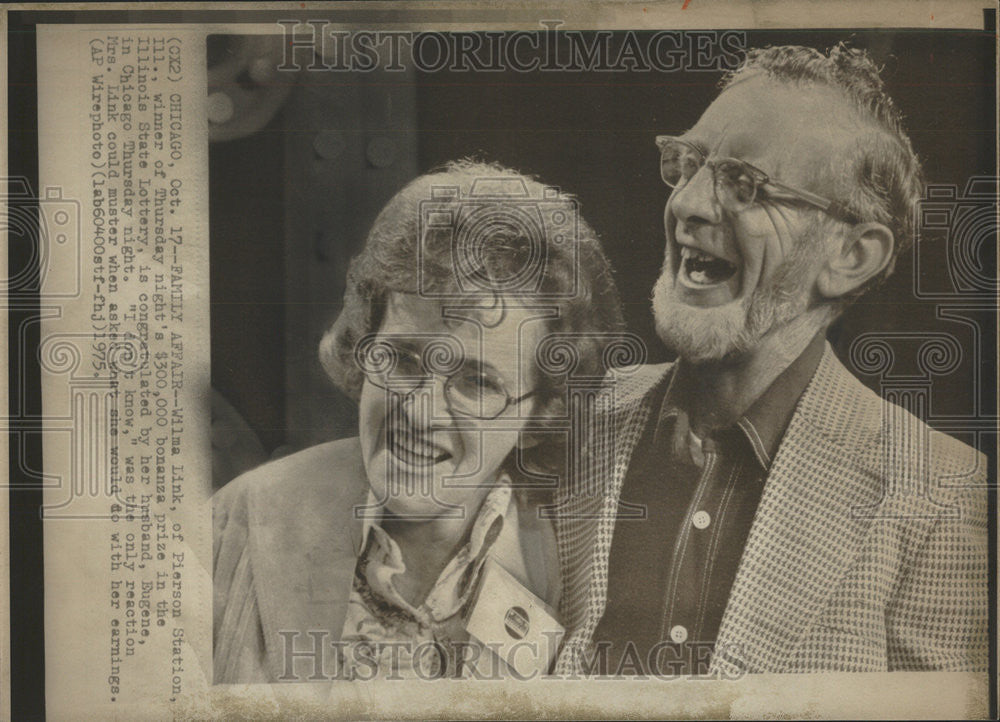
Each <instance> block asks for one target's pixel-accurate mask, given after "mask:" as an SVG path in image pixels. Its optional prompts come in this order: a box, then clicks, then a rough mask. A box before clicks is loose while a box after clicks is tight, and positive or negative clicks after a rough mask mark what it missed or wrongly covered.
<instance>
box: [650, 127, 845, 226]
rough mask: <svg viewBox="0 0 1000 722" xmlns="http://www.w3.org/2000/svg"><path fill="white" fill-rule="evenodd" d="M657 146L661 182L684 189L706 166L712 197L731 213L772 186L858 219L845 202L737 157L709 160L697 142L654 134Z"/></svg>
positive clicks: (837, 215)
mask: <svg viewBox="0 0 1000 722" xmlns="http://www.w3.org/2000/svg"><path fill="white" fill-rule="evenodd" d="M656 145H657V147H658V148H659V149H660V177H661V178H662V179H663V182H664V183H666V184H667V185H668V186H669V187H670V188H673V189H675V190H676V189H678V188H683V187H684V186H685V185H686V184H687V182H688V181H689V180H691V178H693V177H694V175H695V173H697V172H698V171H699V170H700V169H701V168H702V166H707V167H708V169H709V170H710V171H711V172H712V178H713V185H714V188H715V197H716V199H717V200H718V201H719V205H721V206H722V207H723V208H724V209H726V210H727V211H729V212H730V213H740V212H741V211H745V210H746V209H747V208H749V207H750V206H751V205H753V203H754V201H755V200H757V195H758V191H759V190H760V187H761V186H764V185H771V186H774V187H775V188H777V189H779V190H781V191H783V192H785V193H787V194H789V195H791V196H794V197H795V198H798V199H799V200H801V201H802V202H804V203H807V204H809V205H811V206H813V207H814V208H819V209H820V210H821V211H824V212H826V213H828V214H830V215H831V216H832V217H834V218H836V219H837V220H841V221H844V222H846V223H857V222H858V221H859V220H860V219H859V218H858V217H857V215H856V214H854V213H853V212H851V211H850V210H848V208H847V206H846V205H845V204H843V203H840V202H839V201H831V200H829V199H827V198H824V197H823V196H820V195H817V194H815V193H812V192H811V191H807V190H803V189H801V188H794V187H792V186H789V185H785V184H784V183H780V182H778V181H776V180H774V179H772V178H770V177H769V176H768V175H767V173H765V172H764V171H762V170H761V169H760V168H757V167H755V166H752V165H750V164H749V163H747V162H746V161H742V160H738V159H736V158H720V159H718V160H711V161H710V160H708V158H706V157H705V154H704V153H703V152H702V151H701V149H700V148H698V147H697V146H696V145H693V144H691V143H688V142H687V141H685V140H681V139H680V138H675V137H673V136H670V135H658V136H656Z"/></svg>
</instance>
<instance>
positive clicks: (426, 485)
mask: <svg viewBox="0 0 1000 722" xmlns="http://www.w3.org/2000/svg"><path fill="white" fill-rule="evenodd" d="M621 327H622V320H621V311H620V308H619V301H618V296H617V292H616V290H615V287H614V283H613V281H612V278H611V273H610V270H609V267H608V263H607V261H606V259H605V257H604V255H603V253H602V251H601V248H600V245H599V243H598V240H597V238H596V235H595V234H594V232H593V230H592V229H591V228H590V227H589V226H588V225H587V224H586V223H585V222H584V220H583V219H582V218H579V217H578V214H577V213H576V205H575V202H574V201H573V200H572V199H571V198H568V197H567V196H565V195H561V194H558V193H557V192H556V191H555V190H554V189H552V188H547V187H545V186H543V185H541V184H539V183H538V182H536V181H534V180H532V179H530V178H526V177H524V176H522V175H519V174H517V173H515V172H514V171H511V170H508V169H505V168H502V167H499V166H495V165H484V164H477V163H472V162H464V161H463V162H458V163H452V164H449V165H448V166H447V167H446V168H445V169H444V170H443V171H442V172H438V173H432V174H429V175H425V176H422V177H420V178H417V179H416V180H415V181H413V182H412V183H410V184H409V185H408V186H407V187H406V188H404V189H403V190H402V191H400V192H399V193H398V194H397V195H396V196H395V197H394V198H393V199H392V200H391V201H390V202H389V204H388V205H387V206H386V207H385V208H384V209H383V211H382V212H381V214H380V215H379V217H378V218H377V219H376V221H375V224H374V226H373V227H372V230H371V232H370V233H369V236H368V239H367V241H366V244H365V247H364V249H363V250H362V252H361V253H360V255H359V256H358V257H356V258H355V259H354V261H353V262H352V264H351V267H350V271H349V273H348V277H347V292H346V294H345V298H344V307H343V311H342V312H341V314H340V316H339V318H338V319H337V321H336V322H335V323H334V324H333V326H332V328H331V329H330V330H329V331H328V332H327V334H326V336H325V337H324V338H323V340H322V343H321V347H320V356H321V359H322V361H323V365H324V368H325V369H326V370H327V372H328V373H329V375H330V376H331V378H332V379H333V381H334V383H336V384H337V385H339V386H340V388H341V389H343V390H344V391H345V392H346V393H348V394H349V395H350V396H351V397H353V398H355V399H356V400H357V401H358V404H359V411H360V430H359V435H358V437H356V438H350V439H342V440H339V441H333V442H330V443H327V444H322V445H320V446H316V447H312V448H309V449H306V450H304V451H301V452H299V453H297V454H294V455H292V456H289V457H285V458H283V459H280V460H278V461H274V462H271V463H269V464H266V465H264V466H262V467H260V468H258V469H256V470H254V471H252V472H250V473H248V474H245V475H244V476H242V477H240V478H238V479H236V480H235V481H233V482H231V483H230V484H228V485H227V486H226V487H225V488H223V489H222V490H221V491H220V492H219V493H218V494H217V495H216V497H215V504H214V518H215V559H214V584H215V615H214V621H215V640H214V642H215V655H214V657H215V659H214V662H215V681H216V682H265V681H285V680H287V681H309V680H326V679H332V678H345V679H359V678H371V677H375V676H377V677H381V678H388V679H399V678H405V677H409V676H412V675H414V673H421V670H423V673H425V674H426V673H427V670H426V669H425V668H424V665H426V664H427V663H428V659H430V662H431V663H433V666H434V670H435V671H434V674H436V675H437V676H463V675H467V674H468V673H469V670H468V669H467V667H468V664H467V663H468V662H469V660H470V655H469V654H467V647H465V646H463V645H468V644H472V643H475V642H476V639H474V638H470V634H469V630H468V629H467V625H468V623H469V618H470V613H471V612H472V611H473V610H472V609H471V608H472V607H474V606H475V605H476V604H477V603H479V602H478V600H477V597H481V596H482V595H484V594H487V592H482V593H480V590H479V587H480V584H481V582H482V577H483V576H484V569H486V568H487V567H489V565H490V564H494V565H496V566H497V567H498V568H500V569H502V572H501V576H502V577H503V579H504V583H503V584H501V585H500V586H498V587H495V588H494V589H492V590H490V591H489V592H488V594H490V595H500V596H501V597H502V596H503V595H505V594H507V593H508V592H509V593H510V594H511V595H513V597H512V598H511V599H510V600H507V599H499V600H498V599H494V598H490V599H488V600H486V602H487V603H489V604H494V603H499V604H500V608H501V609H508V608H510V609H517V608H518V607H517V605H516V604H515V602H517V599H520V598H523V595H528V597H529V598H537V599H538V601H539V604H540V605H542V607H543V608H545V606H546V605H548V608H549V609H550V610H551V609H554V608H555V607H556V604H557V601H558V596H559V593H560V581H559V569H558V560H557V554H556V550H555V537H554V534H553V531H552V528H551V522H550V521H549V520H548V519H546V518H544V515H542V514H539V513H538V512H539V508H538V507H539V504H540V503H543V502H544V500H545V494H544V491H545V489H546V488H548V489H551V487H552V485H553V483H571V480H566V479H565V478H564V476H565V468H564V467H565V466H566V458H567V449H566V444H567V437H568V434H567V432H566V429H565V427H563V428H561V429H555V430H554V429H553V428H552V421H553V419H560V418H563V419H565V413H566V404H567V393H566V381H567V379H566V377H565V374H562V375H560V374H558V373H555V372H554V371H553V368H552V366H551V364H548V365H547V364H545V363H544V359H542V358H541V356H542V354H541V353H538V350H539V348H540V346H544V345H545V343H546V339H549V340H550V341H551V340H552V339H556V338H558V339H563V340H565V341H566V342H568V343H570V344H571V345H572V353H573V355H574V356H575V358H574V363H575V365H574V373H576V374H585V375H590V376H593V377H599V376H601V375H602V374H603V371H604V369H603V367H602V359H601V356H600V354H601V349H602V348H603V346H604V345H605V343H606V341H607V338H608V335H609V334H614V333H617V332H619V331H620V330H621ZM554 334H559V336H554ZM563 370H565V369H563ZM563 423H565V421H563ZM546 426H548V427H549V428H548V430H546ZM498 590H500V591H498ZM503 590H508V591H503ZM511 590H513V591H511ZM518 595H521V596H518ZM514 597H517V598H516V599H515V598H514ZM511 605H514V606H511ZM516 616H517V615H516V614H515V617H516ZM506 622H507V623H508V625H511V624H513V625H514V627H517V626H518V624H519V622H518V620H517V619H514V620H513V621H511V620H510V619H508V620H506ZM521 632H523V630H517V629H515V630H514V632H512V635H515V633H516V634H520V633H521ZM479 641H480V642H482V641H486V640H479ZM455 650H459V651H455ZM428 652H430V654H428Z"/></svg>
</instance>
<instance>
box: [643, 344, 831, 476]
mask: <svg viewBox="0 0 1000 722" xmlns="http://www.w3.org/2000/svg"><path fill="white" fill-rule="evenodd" d="M825 348H826V334H825V332H824V331H819V332H818V333H817V334H816V335H815V336H814V337H813V339H812V340H811V341H810V342H809V344H808V345H807V346H806V348H805V350H803V352H802V353H801V354H799V356H798V358H796V359H795V360H794V361H793V362H792V363H791V364H789V365H788V367H786V368H785V370H784V371H782V372H781V373H780V374H778V376H777V378H775V379H774V381H772V382H771V385H770V386H768V387H767V389H766V390H765V391H764V393H763V394H761V395H760V396H759V397H758V398H757V400H756V401H754V402H753V404H751V405H750V408H749V409H747V411H746V413H744V414H743V416H741V417H740V418H739V419H738V420H737V421H736V424H735V425H734V428H736V429H738V430H739V432H741V435H742V436H743V437H744V438H745V439H746V440H747V442H748V443H749V445H750V448H751V449H752V451H753V455H754V458H755V459H756V460H757V463H758V464H760V467H761V468H762V469H763V470H764V471H768V470H769V469H770V468H771V463H772V462H773V461H774V455H775V454H776V453H777V451H778V446H779V445H780V444H781V439H782V437H783V436H784V435H785V429H787V428H788V423H789V421H791V418H792V414H793V413H794V412H795V407H796V405H797V404H798V401H799V398H800V397H801V396H802V393H803V392H804V391H805V389H806V386H808V385H809V381H810V380H812V377H813V374H815V373H816V369H817V368H818V367H819V362H820V359H822V357H823V352H824V350H825ZM676 378H677V372H676V370H675V371H674V373H672V374H671V375H670V380H669V382H668V384H667V388H666V391H665V393H664V396H663V403H662V404H661V406H660V416H659V421H658V423H657V429H656V437H655V438H656V440H657V442H658V443H659V442H661V440H665V439H673V443H674V449H675V453H676V451H677V450H678V448H679V445H680V444H681V443H687V433H688V430H689V428H690V427H689V425H688V420H687V415H686V413H685V412H684V411H683V405H684V401H683V397H684V394H685V392H686V391H687V390H686V389H681V388H675V383H674V381H675V380H676ZM678 386H679V385H678Z"/></svg>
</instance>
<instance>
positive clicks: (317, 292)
mask: <svg viewBox="0 0 1000 722" xmlns="http://www.w3.org/2000/svg"><path fill="white" fill-rule="evenodd" d="M840 41H847V42H849V43H850V44H852V45H854V46H856V47H861V48H865V49H867V50H868V51H869V52H870V54H871V55H872V57H873V59H874V60H875V61H876V63H877V64H878V65H881V66H884V70H883V72H882V76H883V78H884V80H885V82H886V86H887V90H888V92H889V94H890V95H891V97H893V98H894V99H895V101H896V103H897V104H898V106H899V107H900V109H901V110H902V112H903V114H904V115H905V118H906V125H907V128H908V130H909V134H910V137H911V139H912V141H913V144H914V147H915V148H916V150H917V153H918V154H919V155H920V157H921V158H922V160H923V162H924V168H925V173H926V176H927V179H928V182H929V183H931V184H953V185H955V186H957V187H958V190H959V193H961V191H962V189H963V188H964V186H965V184H966V182H967V181H968V179H969V178H971V177H973V176H993V175H995V168H996V158H995V152H994V147H995V145H994V144H995V138H996V119H995V117H994V110H993V107H994V106H993V103H994V97H995V82H996V78H995V76H994V74H993V73H994V67H995V65H994V59H993V52H994V51H993V47H994V38H993V36H992V35H991V34H987V33H982V32H978V33H976V32H926V31H901V32H891V33H886V32H864V31H860V32H859V31H844V32H838V31H829V32H828V31H823V32H818V31H800V32H788V31H780V32H779V31H773V32H770V31H760V32H750V33H747V46H748V47H756V46H764V45H779V44H801V45H809V46H813V47H816V48H820V49H826V48H828V47H830V46H832V45H834V44H836V43H837V42H840ZM213 42H215V45H214V47H213V44H212V43H213ZM223 42H224V41H222V40H221V39H219V38H216V39H214V41H210V62H211V58H212V56H213V54H214V55H215V56H216V57H222V56H223V55H224V54H225V53H226V52H227V51H226V49H225V47H224V45H223ZM230 52H231V51H230ZM300 62H301V63H302V64H303V65H305V64H306V62H307V61H306V60H305V59H301V60H300ZM281 75H283V76H285V77H280V78H278V79H277V80H276V81H275V82H280V83H294V84H295V88H294V89H293V91H292V94H291V96H290V98H289V100H288V101H287V102H286V103H285V105H284V107H283V108H282V110H281V111H280V112H279V114H278V115H277V116H276V117H275V118H274V119H273V120H272V121H271V122H270V123H269V124H268V125H267V127H265V128H264V129H262V130H261V131H259V132H257V133H255V134H253V135H250V136H248V137H245V138H242V139H239V140H231V141H226V142H217V143H213V144H212V146H211V154H210V171H211V173H210V177H211V203H210V206H211V239H212V243H211V253H212V256H211V260H212V381H213V386H214V388H215V389H216V390H217V391H218V392H219V393H220V394H221V395H222V396H223V397H225V399H226V400H227V401H228V402H229V404H231V406H232V407H233V408H234V409H235V412H236V413H237V414H238V415H239V416H240V417H242V418H243V419H245V420H246V421H247V422H248V424H249V426H250V428H251V429H252V430H253V432H254V433H255V434H256V435H257V436H258V438H259V439H260V441H261V442H262V445H263V449H264V453H265V454H267V455H275V454H283V453H287V452H288V451H291V450H295V449H298V448H301V447H304V446H308V445H311V444H313V443H317V442H320V441H323V440H327V439H329V438H335V437H340V436H346V435H354V434H356V433H357V427H356V411H355V409H354V405H353V404H351V403H350V402H349V401H347V400H346V399H345V398H344V397H343V396H342V395H341V394H339V393H338V392H336V391H335V390H333V389H332V387H331V385H330V384H329V382H328V381H327V380H326V379H325V377H324V376H323V374H322V371H321V369H320V368H319V365H318V362H317V361H316V358H315V357H316V348H317V344H318V341H319V338H320V336H321V335H322V332H323V330H324V329H325V328H326V327H327V325H328V324H329V323H330V322H331V321H332V320H333V319H334V318H335V317H336V314H337V312H338V311H339V308H340V299H341V297H342V294H343V279H344V274H345V271H346V265H347V262H348V260H349V259H350V257H351V256H352V255H354V253H356V252H357V250H358V249H359V248H360V246H361V244H362V243H363V239H364V235H365V233H366V232H367V229H368V227H369V225H370V223H371V221H372V220H373V219H374V216H375V214H376V213H377V211H378V209H379V208H380V207H381V206H382V205H383V203H384V202H385V201H386V200H388V198H389V197H391V195H392V194H393V193H394V192H395V191H396V190H398V189H399V188H400V187H402V185H403V184H405V183H406V182H407V181H408V180H410V179H411V178H412V177H413V176H414V175H415V174H417V173H421V172H425V171H428V170H430V169H432V168H434V167H435V166H438V165H440V164H442V163H444V162H446V161H448V160H450V159H454V158H459V157H464V156H470V155H471V156H476V157H479V158H482V159H485V160H491V161H497V162H499V163H501V164H503V165H506V166H510V167H513V168H516V169H518V170H521V171H523V172H526V173H529V174H534V175H537V176H538V177H539V178H540V179H541V180H542V181H543V182H546V183H549V184H552V185H556V186H559V187H561V188H562V189H563V190H564V191H568V192H571V193H574V194H576V196H577V197H578V198H579V201H580V204H581V209H582V214H583V216H584V217H585V218H586V219H587V220H588V221H589V222H590V224H591V225H592V226H593V227H594V228H595V229H596V230H597V232H598V233H599V235H600V237H601V238H602V240H603V243H604V247H605V250H606V252H607V255H608V256H609V258H610V260H611V263H612V265H613V267H614V268H615V269H616V271H617V279H618V284H619V288H620V290H621V294H622V298H623V302H624V308H625V315H626V319H627V322H628V325H629V327H630V329H631V330H633V331H635V332H636V333H638V334H639V335H641V336H642V337H643V338H644V339H645V341H646V343H647V346H648V348H649V352H650V360H651V361H661V360H666V359H667V358H669V355H668V353H667V352H666V350H665V349H664V348H663V347H662V345H661V344H660V342H659V340H658V339H657V338H656V335H655V333H654V332H653V325H652V314H651V310H650V304H649V296H650V292H651V289H652V287H653V283H654V281H655V279H656V277H657V275H658V272H659V268H660V264H661V262H662V253H663V243H664V241H663V228H662V223H663V221H662V214H663V206H664V204H665V202H666V199H667V188H666V187H665V186H664V185H663V184H662V182H661V181H660V179H659V174H658V165H657V163H658V158H657V152H656V149H655V145H654V143H653V137H654V136H655V135H656V134H659V133H680V132H682V131H684V130H685V129H687V128H689V127H690V126H692V125H693V124H694V123H695V122H696V121H697V120H698V118H699V116H700V115H701V113H702V112H703V111H704V110H705V108H707V107H708V105H709V104H710V103H711V102H712V100H713V99H714V98H715V97H716V96H717V94H718V90H717V85H718V82H719V80H720V79H721V77H722V72H721V71H720V72H705V71H699V72H684V71H678V72H672V73H665V72H633V73H628V72H610V73H609V72H574V73H570V72H533V73H518V72H502V73H471V72H449V71H442V72H416V71H413V70H410V71H408V72H407V73H381V74H379V73H367V74H347V73H338V72H328V71H327V72H324V71H312V72H309V71H303V72H301V73H299V74H297V75H296V74H291V75H289V74H281ZM817 122H820V123H821V122H823V119H821V118H818V119H817ZM331 137H332V138H334V139H335V141H334V144H341V145H342V146H343V147H342V150H341V151H340V155H337V156H336V157H333V158H329V157H324V156H323V154H322V153H320V152H318V151H317V150H316V148H317V147H319V148H320V149H321V150H322V149H323V147H324V146H323V142H324V141H323V139H329V138H331ZM375 138H382V139H385V138H388V139H390V142H391V143H392V144H394V147H395V151H396V152H395V159H394V161H393V162H392V163H390V164H389V165H384V164H378V163H373V162H372V159H371V158H370V157H366V149H367V147H368V144H369V143H371V142H372V140H373V139H375ZM327 155H329V154H327ZM376 160H378V159H376ZM381 162H384V159H382V161H381ZM987 202H988V201H987ZM987 235H988V237H987V238H985V240H983V242H982V243H981V244H980V245H979V246H978V248H977V252H976V257H975V258H973V261H972V262H973V263H974V264H978V265H979V266H980V267H981V268H983V269H986V272H985V273H986V275H987V276H991V270H990V269H994V268H995V267H996V229H995V225H994V227H993V228H992V230H991V231H987ZM947 236H948V232H947V231H941V232H938V233H937V234H936V235H935V233H928V234H927V236H926V238H925V241H924V243H923V245H924V246H925V247H926V248H929V249H932V250H934V251H935V255H934V256H933V262H925V263H924V264H922V267H921V272H922V273H923V278H922V279H921V287H928V288H941V287H944V288H953V287H954V284H955V281H954V279H952V278H951V277H950V276H949V273H950V271H949V263H948V261H947V258H946V257H945V256H943V255H941V254H942V253H943V252H944V250H946V249H945V246H946V244H947V243H948V242H949V241H948V238H947ZM248 246H253V248H254V250H253V252H247V247H248ZM913 267H914V264H913V251H910V252H907V253H906V254H904V255H903V256H902V257H901V258H900V259H899V263H898V266H897V271H896V273H895V274H894V276H893V277H892V278H891V279H890V281H889V282H888V283H887V284H886V285H884V286H883V287H882V288H880V289H878V290H877V291H875V292H873V293H870V294H869V295H868V296H866V297H865V298H864V299H863V300H862V301H860V302H859V303H857V304H856V305H855V306H853V307H852V308H851V309H849V310H848V312H847V313H846V314H845V315H844V317H843V318H842V319H840V320H839V321H838V322H837V324H836V325H835V326H834V328H833V329H831V333H830V338H831V341H832V342H833V343H834V345H835V347H836V349H837V351H838V354H839V355H840V357H841V358H842V359H844V360H845V361H846V360H847V356H848V353H847V352H848V348H849V346H850V344H851V342H852V341H853V340H854V339H856V338H857V337H858V336H859V335H860V334H862V333H865V332H868V331H883V330H887V329H891V330H912V331H915V332H917V333H918V334H919V333H920V332H925V331H945V332H948V333H951V334H953V335H954V336H955V337H956V339H957V340H958V342H959V343H960V344H961V345H962V347H963V348H964V349H965V353H964V355H963V359H962V363H961V364H960V366H959V367H958V368H957V369H956V370H954V371H953V372H952V373H950V374H948V375H945V376H942V377H940V378H934V379H933V385H932V406H931V411H930V414H929V415H930V418H929V419H928V420H929V421H930V423H932V425H939V426H941V427H942V428H944V429H945V430H947V431H949V432H950V433H953V434H955V435H958V436H961V437H962V438H963V439H964V440H966V441H968V442H970V443H974V442H975V438H974V437H973V436H971V435H969V434H967V433H966V432H965V431H963V430H962V429H961V428H958V426H959V425H956V424H955V423H953V422H947V421H945V422H941V423H940V424H938V421H937V419H938V417H941V418H944V417H949V418H950V417H956V416H958V417H961V416H968V415H969V414H970V413H973V412H974V410H975V409H976V406H975V404H976V403H977V401H976V399H975V396H976V393H977V388H976V385H975V384H973V383H972V378H973V371H974V369H976V368H979V369H980V370H981V371H983V373H982V377H983V378H982V383H980V384H979V388H978V391H979V392H980V393H979V396H980V399H979V403H980V406H979V407H978V411H977V412H975V413H979V414H980V415H982V414H983V413H985V412H987V407H986V406H983V405H982V404H984V403H985V404H987V405H988V404H990V403H992V398H993V393H992V391H991V388H992V385H993V383H994V377H995V368H996V364H995V353H993V352H992V349H994V348H995V345H996V343H995V337H993V335H992V331H989V332H988V333H987V335H986V336H985V337H983V338H982V339H981V343H982V348H983V349H985V350H986V356H985V357H984V358H976V357H975V354H974V353H971V351H972V349H973V345H974V334H973V333H972V331H971V330H970V328H969V327H968V326H963V325H962V324H956V323H954V322H951V321H946V320H942V319H940V318H938V317H937V313H938V310H939V307H940V304H939V303H938V302H937V301H936V300H927V299H918V298H917V297H916V295H915V293H914V287H915V280H914V277H913ZM991 277H992V279H993V280H994V281H995V278H996V276H995V272H992V276H991ZM925 284H926V286H925ZM993 290H994V291H995V285H994V287H993ZM990 294H991V292H989V291H988V292H987V294H986V297H987V298H988V299H989V298H991V297H992V296H991V295H990ZM979 297H980V298H981V297H982V294H980V295H979ZM966 300H968V297H966ZM990 305H992V304H990ZM992 313H993V312H992V311H990V310H987V311H986V316H982V314H980V316H979V317H977V321H978V322H979V323H982V324H983V325H985V326H987V328H988V329H992V328H993V323H992V321H991V314H992ZM911 351H912V352H913V353H910V352H911ZM907 355H910V356H912V358H906V356H907ZM897 362H898V364H900V366H898V367H897V368H894V369H893V373H896V374H898V373H906V372H909V371H917V370H918V369H916V365H915V364H916V353H915V348H914V349H910V348H907V349H903V353H901V354H899V358H897ZM907 364H909V366H907ZM855 370H856V369H855ZM861 376H862V379H863V380H864V381H865V382H866V383H868V384H869V385H870V386H871V387H872V388H875V389H879V387H880V385H881V384H882V381H883V379H881V378H880V377H877V376H864V375H861ZM994 438H995V437H994ZM987 441H988V440H987ZM979 442H980V445H984V443H985V442H984V441H983V439H980V440H979ZM985 450H986V451H987V452H989V449H988V448H987V449H985ZM237 466H238V465H237ZM217 481H218V482H221V481H225V479H219V480H217Z"/></svg>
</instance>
